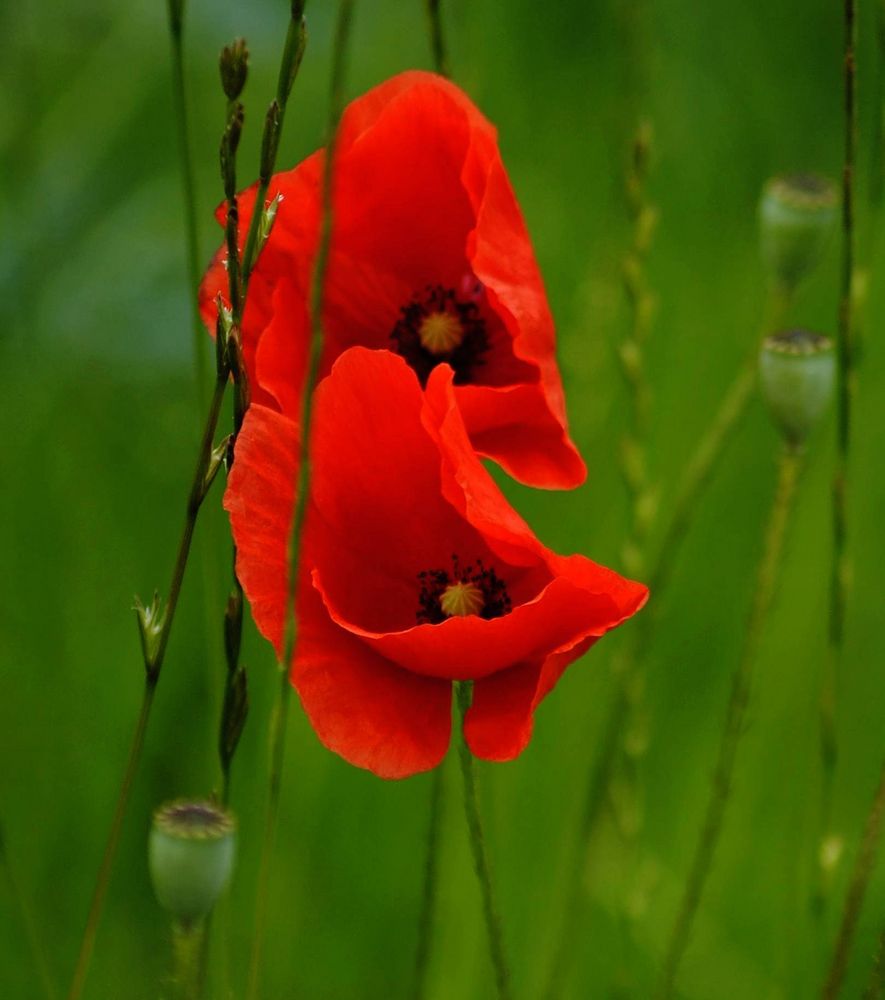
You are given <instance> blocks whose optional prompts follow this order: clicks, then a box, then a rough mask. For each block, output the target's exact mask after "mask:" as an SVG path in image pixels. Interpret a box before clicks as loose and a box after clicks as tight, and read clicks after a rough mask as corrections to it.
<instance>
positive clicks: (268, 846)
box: [246, 0, 355, 1000]
mask: <svg viewBox="0 0 885 1000" xmlns="http://www.w3.org/2000/svg"><path fill="white" fill-rule="evenodd" d="M354 4H355V0H341V3H340V5H339V8H338V23H337V26H336V30H335V42H334V49H333V57H332V79H331V87H330V103H329V119H328V126H327V141H326V155H325V163H324V168H323V189H322V215H321V219H322V221H321V226H320V239H319V246H318V248H317V256H316V261H315V263H314V269H313V280H312V284H311V296H310V324H311V335H310V343H309V346H308V358H307V371H306V374H305V379H304V390H303V396H302V404H301V426H300V431H301V444H300V455H299V462H298V472H297V482H296V491H295V504H294V510H293V512H292V525H291V531H290V535H289V566H288V586H287V596H286V627H285V633H284V638H283V655H282V657H281V659H280V661H279V664H278V666H279V685H278V697H277V703H276V706H275V708H274V716H273V721H272V726H271V762H270V784H269V788H268V797H267V806H266V809H265V816H264V834H263V837H262V844H261V858H260V862H259V871H258V887H257V892H256V900H255V925H254V932H253V938H252V954H251V958H250V963H249V988H248V991H247V994H246V995H247V997H248V998H249V1000H256V998H257V997H258V995H259V989H260V979H261V955H262V948H263V944H264V935H265V931H266V924H267V903H268V890H269V886H270V876H271V870H272V862H273V845H274V839H275V834H276V827H277V820H278V816H279V806H280V789H281V787H282V775H283V763H284V759H285V748H286V728H287V719H288V714H289V712H288V708H289V702H290V700H291V695H290V689H291V684H290V681H289V670H290V668H291V664H292V659H293V657H294V655H295V648H296V643H297V638H298V628H297V626H298V622H297V617H296V612H295V598H296V595H297V591H298V574H299V570H300V555H301V535H302V530H303V527H304V519H305V515H306V513H307V498H308V491H309V488H310V462H309V449H310V431H311V422H312V418H313V390H314V386H315V385H316V382H317V375H318V372H319V367H320V358H321V357H322V349H323V293H324V288H325V277H326V267H327V265H328V260H329V246H330V244H331V238H332V176H333V171H334V164H335V150H336V146H337V139H338V125H339V123H340V121H341V115H342V113H343V110H344V74H345V68H346V55H347V46H348V41H349V37H350V28H351V23H352V20H353V10H354ZM258 204H260V203H257V204H256V208H257V205H258Z"/></svg>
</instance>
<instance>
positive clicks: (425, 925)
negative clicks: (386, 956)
mask: <svg viewBox="0 0 885 1000" xmlns="http://www.w3.org/2000/svg"><path fill="white" fill-rule="evenodd" d="M442 799H443V771H442V765H440V766H439V767H437V768H435V769H434V772H433V775H432V777H431V786H430V819H429V822H428V824H427V854H426V856H425V860H424V892H423V894H422V897H421V916H420V917H419V919H418V949H417V951H416V952H415V987H414V990H413V993H412V995H413V997H414V1000H424V996H425V993H426V990H427V966H428V964H429V961H430V941H431V938H432V936H433V911H434V906H435V903H436V885H437V877H438V872H439V827H440V823H441V821H442Z"/></svg>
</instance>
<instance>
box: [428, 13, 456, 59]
mask: <svg viewBox="0 0 885 1000" xmlns="http://www.w3.org/2000/svg"><path fill="white" fill-rule="evenodd" d="M441 2H442V0H427V19H428V21H429V23H430V47H431V50H432V51H433V65H434V66H435V67H436V71H437V73H439V74H440V76H445V77H450V76H451V75H452V74H451V71H450V70H449V57H448V53H447V50H446V39H445V35H444V34H443V26H442V14H441V12H440V6H441Z"/></svg>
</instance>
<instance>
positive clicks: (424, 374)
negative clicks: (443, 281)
mask: <svg viewBox="0 0 885 1000" xmlns="http://www.w3.org/2000/svg"><path fill="white" fill-rule="evenodd" d="M434 313H448V314H449V315H451V316H454V317H455V318H456V319H457V320H458V322H459V323H460V324H461V329H462V330H463V331H464V336H463V337H462V339H461V343H460V344H458V346H457V347H455V348H454V349H453V350H451V351H448V352H446V353H443V354H433V353H432V352H431V351H428V350H427V348H426V347H425V346H424V345H423V344H422V343H421V337H420V333H419V331H420V329H421V323H422V321H423V320H424V319H426V318H427V317H428V316H431V315H433V314H434ZM390 340H391V343H392V349H393V350H394V351H395V352H396V353H397V354H399V355H401V356H402V357H404V358H405V359H406V361H407V362H408V363H409V365H410V367H412V368H413V369H414V370H415V373H416V374H417V376H418V380H419V381H420V383H421V385H422V386H425V385H427V379H428V378H429V377H430V373H431V372H432V371H433V369H434V368H435V367H436V366H437V365H438V364H441V363H442V362H443V361H445V362H446V363H447V364H450V365H451V366H452V368H453V369H454V371H455V385H468V384H469V383H470V382H472V381H473V375H474V370H475V369H476V368H477V367H479V366H480V365H482V364H484V355H485V354H486V352H487V351H488V349H489V339H488V336H487V334H486V324H485V320H484V319H483V318H482V316H481V315H480V311H479V307H478V306H477V304H476V303H475V302H461V301H460V300H459V299H458V298H457V296H456V295H455V292H454V290H453V289H451V288H444V287H443V286H442V285H428V286H427V288H426V289H425V291H424V294H423V295H416V296H415V298H414V299H413V300H412V301H411V302H410V303H409V304H408V305H405V306H402V308H401V309H400V318H399V319H398V320H397V322H396V326H394V328H393V330H392V332H391V334H390Z"/></svg>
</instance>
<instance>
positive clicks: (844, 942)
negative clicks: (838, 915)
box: [821, 763, 885, 1000]
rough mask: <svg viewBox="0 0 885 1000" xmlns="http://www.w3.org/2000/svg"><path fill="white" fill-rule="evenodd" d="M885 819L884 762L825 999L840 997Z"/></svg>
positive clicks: (825, 987) (834, 951) (856, 862)
mask: <svg viewBox="0 0 885 1000" xmlns="http://www.w3.org/2000/svg"><path fill="white" fill-rule="evenodd" d="M883 819H885V763H883V765H882V771H881V774H880V775H879V787H878V788H877V789H876V794H875V796H874V798H873V804H872V806H871V807H870V811H869V813H868V814H867V818H866V822H865V824H864V831H863V836H862V838H861V842H860V849H859V850H858V852H857V860H856V861H855V862H854V871H853V872H852V873H851V881H850V883H849V885H848V892H847V893H846V895H845V905H844V907H843V910H842V922H841V924H840V925H839V934H838V936H837V938H836V946H835V948H834V950H833V958H832V960H831V962H830V969H829V972H828V973H827V980H826V983H825V984H824V988H823V992H822V993H821V996H822V998H823V1000H836V998H837V997H838V996H839V993H840V991H841V989H842V981H843V980H844V978H845V970H846V968H847V966H848V956H849V954H850V952H851V942H852V940H853V938H854V932H855V930H856V929H857V922H858V920H859V919H860V913H861V909H862V908H863V901H864V896H865V895H866V891H867V886H868V885H869V882H870V878H871V877H872V875H873V869H874V867H875V865H876V854H877V852H878V850H879V840H880V838H881V836H882V822H883Z"/></svg>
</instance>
